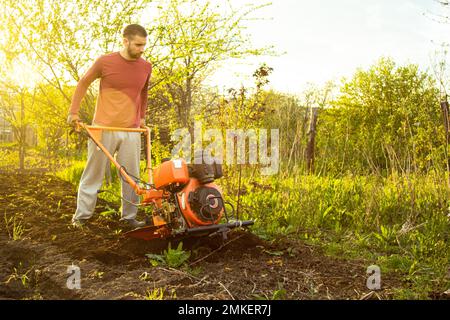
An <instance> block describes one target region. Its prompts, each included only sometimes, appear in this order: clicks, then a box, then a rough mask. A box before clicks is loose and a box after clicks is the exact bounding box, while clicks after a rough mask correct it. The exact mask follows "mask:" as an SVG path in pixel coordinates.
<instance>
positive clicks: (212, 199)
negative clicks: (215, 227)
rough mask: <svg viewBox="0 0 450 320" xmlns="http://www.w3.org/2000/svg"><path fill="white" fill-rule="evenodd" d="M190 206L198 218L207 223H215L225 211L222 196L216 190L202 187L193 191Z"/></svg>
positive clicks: (190, 196) (190, 195)
mask: <svg viewBox="0 0 450 320" xmlns="http://www.w3.org/2000/svg"><path fill="white" fill-rule="evenodd" d="M188 201H189V204H190V205H191V208H192V210H193V211H194V212H195V213H196V214H197V216H198V217H199V218H200V219H201V220H203V221H205V222H208V221H209V222H214V221H216V220H217V218H218V217H219V216H220V214H221V212H222V210H223V200H222V195H221V194H220V192H219V191H218V190H217V189H216V188H212V187H205V186H202V187H200V188H198V189H196V190H195V191H191V192H190V193H189V196H188Z"/></svg>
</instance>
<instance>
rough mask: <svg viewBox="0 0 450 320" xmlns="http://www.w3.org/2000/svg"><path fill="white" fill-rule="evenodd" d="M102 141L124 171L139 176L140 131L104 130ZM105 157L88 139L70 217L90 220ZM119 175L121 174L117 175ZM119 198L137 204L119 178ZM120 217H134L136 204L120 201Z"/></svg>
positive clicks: (131, 193) (128, 188) (100, 184)
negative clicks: (120, 188)
mask: <svg viewBox="0 0 450 320" xmlns="http://www.w3.org/2000/svg"><path fill="white" fill-rule="evenodd" d="M101 142H102V144H103V145H104V146H105V148H106V149H107V150H108V151H109V152H110V153H111V154H112V155H114V153H116V160H117V162H119V163H120V164H121V165H122V166H123V167H125V169H126V171H127V172H128V173H129V174H131V175H133V176H135V177H137V178H139V160H140V150H141V135H140V133H139V132H120V131H103V134H102V138H101ZM107 162H108V158H107V157H106V155H105V154H104V153H103V151H102V150H100V149H99V148H98V147H97V145H96V144H95V143H94V142H93V141H92V140H91V139H89V140H88V158H87V163H86V167H85V168H84V171H83V175H82V176H81V181H80V186H79V187H78V198H77V210H76V211H75V214H74V216H73V218H72V221H73V220H80V219H89V218H90V217H92V215H93V214H94V209H95V205H96V203H97V191H98V190H99V189H100V188H101V186H102V182H103V178H104V176H105V169H106V165H107ZM119 177H120V175H119ZM120 180H121V186H122V198H124V199H126V200H128V201H130V202H131V203H138V202H139V196H138V195H136V193H135V192H134V190H133V188H131V186H130V185H129V184H128V183H127V182H126V181H125V180H124V179H122V178H121V177H120ZM121 213H122V219H134V218H135V217H136V214H137V207H136V206H133V205H131V204H130V203H128V202H126V201H124V200H122V207H121Z"/></svg>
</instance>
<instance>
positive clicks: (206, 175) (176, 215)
mask: <svg viewBox="0 0 450 320" xmlns="http://www.w3.org/2000/svg"><path fill="white" fill-rule="evenodd" d="M76 130H77V131H78V132H86V133H87V135H88V137H89V138H90V139H92V141H93V142H94V143H95V144H96V145H97V147H98V148H100V149H101V150H102V151H103V153H104V154H105V155H106V156H107V157H108V158H109V160H110V161H111V162H112V163H113V164H114V165H115V166H116V167H117V169H118V170H119V175H120V176H121V177H122V178H123V179H125V180H126V182H127V183H128V184H130V185H131V187H132V188H133V189H134V191H135V192H136V194H137V195H139V196H140V197H141V201H140V203H139V204H135V205H136V206H142V207H145V206H152V207H153V210H152V215H151V217H150V219H147V224H148V225H147V226H145V227H143V228H138V229H135V230H132V231H129V232H127V233H125V235H126V236H128V237H133V238H139V239H144V240H152V239H158V238H159V239H161V238H172V237H180V236H181V237H185V236H198V235H201V236H202V235H213V234H222V236H223V237H224V239H226V235H227V233H228V231H230V230H231V229H233V228H237V227H246V226H249V225H252V224H253V221H251V220H248V221H240V220H239V217H237V214H236V213H235V212H234V207H233V206H232V204H231V203H228V202H225V201H224V199H223V197H222V191H221V189H220V188H219V186H217V185H216V184H215V183H214V180H216V179H219V178H221V177H222V166H221V165H220V164H216V163H213V164H206V163H204V161H203V160H204V159H203V154H201V155H196V157H200V158H201V159H197V160H201V161H194V164H187V163H186V161H185V160H184V159H173V160H170V159H164V160H163V162H162V163H161V165H159V166H158V167H156V168H155V169H152V164H151V131H150V128H149V127H145V128H139V129H134V128H114V127H102V126H89V125H86V124H84V123H81V122H78V123H77V129H76ZM103 131H126V132H139V133H143V134H144V135H145V144H146V146H147V148H146V158H147V168H146V171H147V172H148V183H146V182H143V181H141V180H138V179H137V181H135V179H133V178H132V177H131V176H130V175H129V174H128V173H127V171H126V168H124V167H123V166H122V165H121V164H120V163H118V162H117V161H116V159H115V158H114V157H113V156H112V155H111V153H110V152H109V151H108V150H107V149H106V148H105V146H104V145H103V144H102V143H101V136H102V132H103ZM197 162H199V163H200V164H197ZM99 192H100V191H99ZM227 205H228V206H229V207H230V208H231V209H232V213H231V214H229V213H228V212H227V209H226V206H227ZM221 222H222V223H221Z"/></svg>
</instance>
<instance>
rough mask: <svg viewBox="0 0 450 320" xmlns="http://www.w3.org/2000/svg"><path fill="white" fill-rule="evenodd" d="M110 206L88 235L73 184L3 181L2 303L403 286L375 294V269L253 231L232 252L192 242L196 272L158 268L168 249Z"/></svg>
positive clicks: (208, 241) (27, 177)
mask: <svg viewBox="0 0 450 320" xmlns="http://www.w3.org/2000/svg"><path fill="white" fill-rule="evenodd" d="M108 207H109V208H111V207H113V208H116V209H117V204H111V203H106V202H105V201H102V200H101V199H99V201H98V203H97V208H96V214H95V215H94V217H93V218H92V219H91V221H90V222H89V224H88V226H87V227H85V228H83V229H82V230H80V229H75V228H73V227H72V226H71V225H70V220H71V217H72V214H73V212H74V211H75V208H76V190H75V189H74V186H73V185H71V184H70V183H68V182H65V181H62V180H60V179H58V178H56V177H54V176H51V175H46V174H42V173H40V174H31V173H28V174H18V173H0V214H1V217H0V299H145V298H147V299H151V298H153V299H155V298H161V297H162V298H163V299H274V298H277V299H360V298H362V297H364V296H366V297H377V298H389V291H390V289H391V288H392V287H393V286H394V284H397V285H398V283H399V280H397V279H394V278H389V277H383V290H382V291H378V292H377V293H376V294H369V295H368V293H370V290H368V289H367V287H366V280H367V275H366V269H367V266H368V264H367V262H364V261H355V260H353V261H348V260H344V259H337V258H333V257H328V256H325V255H324V254H323V252H322V250H321V249H320V248H318V247H314V246H309V245H306V244H304V243H302V242H301V241H297V240H292V239H287V238H284V239H279V240H277V241H272V242H267V241H264V240H262V239H260V238H258V237H257V236H255V235H254V234H252V233H251V229H250V230H249V231H245V230H241V231H239V230H236V231H233V232H231V233H230V234H229V239H228V240H227V241H226V242H225V243H224V242H223V241H222V239H221V238H197V239H191V240H185V241H184V243H183V248H184V249H185V250H189V251H190V252H191V257H190V259H189V260H188V262H187V265H188V266H186V265H185V266H184V267H181V268H179V269H174V268H170V267H167V266H164V265H158V266H156V267H153V266H152V265H151V263H150V262H149V260H148V258H147V257H146V254H149V253H154V254H160V253H161V252H163V250H164V249H167V245H168V243H167V242H165V241H151V242H149V241H143V240H137V239H130V238H126V237H124V236H123V232H125V231H127V230H128V229H127V227H126V226H124V225H123V224H122V223H121V222H119V217H117V216H115V217H113V218H111V217H104V216H102V215H100V213H101V212H104V211H106V210H107V209H108ZM140 214H141V213H140ZM14 217H15V218H14ZM139 218H141V219H142V218H143V217H142V216H140V217H139ZM14 222H15V223H14ZM21 226H22V227H23V228H24V231H23V233H22V235H21V236H20V237H18V239H15V240H14V239H13V238H14V235H16V236H18V235H20V229H18V228H20V227H21ZM14 227H16V232H14V231H13V229H14ZM175 245H176V244H172V246H175ZM72 265H75V266H78V267H79V268H80V271H81V283H80V284H81V289H79V290H70V289H69V288H68V286H67V280H68V277H69V276H70V274H69V273H68V267H69V266H72Z"/></svg>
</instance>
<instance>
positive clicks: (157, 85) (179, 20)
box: [149, 0, 270, 129]
mask: <svg viewBox="0 0 450 320" xmlns="http://www.w3.org/2000/svg"><path fill="white" fill-rule="evenodd" d="M263 6H265V5H259V6H255V5H251V6H247V7H241V8H238V9H234V8H233V7H231V5H230V4H229V3H228V2H227V3H225V4H222V5H219V4H218V5H217V6H216V7H214V6H213V5H212V4H211V3H210V2H209V1H206V2H200V1H196V0H166V1H163V2H162V3H161V4H160V7H159V8H160V14H159V15H158V17H157V18H156V19H155V21H154V23H153V25H152V26H151V27H149V30H150V34H151V35H152V36H151V38H152V39H153V40H151V41H153V42H152V44H151V45H150V47H149V49H150V50H149V58H150V60H152V61H153V63H154V73H155V74H154V81H153V84H152V89H151V91H150V93H151V96H150V104H151V105H152V104H154V103H157V102H158V103H160V104H159V107H160V108H163V109H165V110H168V109H172V108H173V110H174V113H173V114H174V115H175V116H176V117H177V120H178V124H179V125H180V124H181V126H183V127H185V128H189V129H192V123H191V116H192V114H191V113H192V111H193V108H194V106H195V97H196V96H197V94H198V93H199V92H200V91H201V85H202V83H203V81H204V80H205V78H206V77H207V76H208V75H210V74H211V72H212V71H214V70H215V69H216V68H217V67H218V66H219V65H220V63H222V62H224V61H225V60H227V59H230V58H235V59H239V58H245V57H248V56H255V55H262V54H267V53H270V48H260V49H255V48H252V47H251V43H250V40H249V38H248V37H246V36H245V35H244V34H243V30H244V25H243V22H244V21H245V20H246V19H249V17H250V15H251V14H252V13H254V12H255V11H256V10H257V9H259V8H261V7H263ZM162 8H164V9H162ZM217 8H221V9H222V11H220V12H221V13H219V10H218V9H217ZM155 80H156V81H155ZM155 89H156V90H155ZM200 109H201V108H200ZM150 118H151V117H150Z"/></svg>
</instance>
